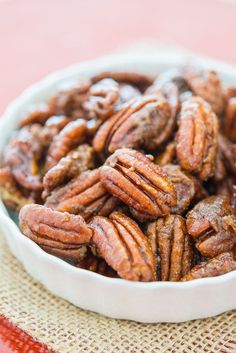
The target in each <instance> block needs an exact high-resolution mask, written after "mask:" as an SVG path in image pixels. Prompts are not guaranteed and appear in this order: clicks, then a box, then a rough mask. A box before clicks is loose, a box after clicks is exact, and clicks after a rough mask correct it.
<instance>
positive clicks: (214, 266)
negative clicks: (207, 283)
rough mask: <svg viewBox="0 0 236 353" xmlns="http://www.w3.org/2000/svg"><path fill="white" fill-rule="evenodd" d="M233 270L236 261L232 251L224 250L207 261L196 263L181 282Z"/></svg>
mask: <svg viewBox="0 0 236 353" xmlns="http://www.w3.org/2000/svg"><path fill="white" fill-rule="evenodd" d="M234 270H236V261H235V260H234V258H233V256H232V253H230V252H226V253H223V254H220V255H218V256H216V257H214V258H213V259H210V260H209V261H207V262H202V263H200V264H198V265H196V266H195V267H193V268H192V269H191V270H190V271H189V272H188V273H187V274H186V275H185V276H184V277H183V278H181V282H186V281H192V280H193V279H198V278H206V277H216V276H220V275H223V274H225V273H228V272H231V271H234Z"/></svg>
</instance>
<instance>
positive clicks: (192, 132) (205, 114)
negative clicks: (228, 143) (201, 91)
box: [176, 97, 219, 180]
mask: <svg viewBox="0 0 236 353" xmlns="http://www.w3.org/2000/svg"><path fill="white" fill-rule="evenodd" d="M218 128H219V127H218V120H217V117H216V115H215V114H214V113H213V111H212V110H211V108H210V106H209V105H208V104H207V103H206V102H205V101H204V100H203V99H202V98H200V97H194V98H190V99H188V100H187V101H185V102H184V103H183V105H182V109H181V112H180V119H179V129H178V133H177V145H176V152H177V158H178V161H179V163H180V165H181V167H182V168H183V169H186V170H188V171H190V172H193V173H196V174H197V175H198V176H199V177H200V179H202V180H206V179H208V178H209V177H211V176H213V174H214V169H215V163H216V154H217V146H218Z"/></svg>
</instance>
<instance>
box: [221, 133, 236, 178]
mask: <svg viewBox="0 0 236 353" xmlns="http://www.w3.org/2000/svg"><path fill="white" fill-rule="evenodd" d="M219 153H221V158H222V162H223V164H224V166H225V168H226V170H228V171H229V172H231V173H233V174H235V175H236V144H233V143H232V142H231V141H229V140H228V139H227V138H226V137H224V136H223V135H219Z"/></svg>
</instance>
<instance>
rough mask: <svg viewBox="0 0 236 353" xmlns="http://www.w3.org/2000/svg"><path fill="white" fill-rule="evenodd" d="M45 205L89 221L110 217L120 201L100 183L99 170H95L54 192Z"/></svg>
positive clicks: (85, 173) (81, 175)
mask: <svg viewBox="0 0 236 353" xmlns="http://www.w3.org/2000/svg"><path fill="white" fill-rule="evenodd" d="M45 205H46V206H47V207H50V208H52V209H55V210H58V211H60V212H69V213H73V214H80V215H81V216H82V217H84V219H86V220H89V219H90V218H91V217H93V216H95V215H101V216H107V215H109V214H110V213H111V212H112V211H113V210H114V208H115V206H117V205H118V200H117V199H116V198H115V197H113V196H111V195H110V194H109V193H108V192H107V190H106V189H105V188H104V186H103V185H102V183H101V182H100V174H99V170H98V169H94V170H92V171H87V172H83V173H82V174H80V175H79V176H78V177H77V178H75V179H73V180H71V181H70V182H69V183H67V184H66V185H65V186H63V187H61V188H58V189H55V190H54V191H52V193H51V195H50V196H49V197H48V198H47V200H46V203H45Z"/></svg>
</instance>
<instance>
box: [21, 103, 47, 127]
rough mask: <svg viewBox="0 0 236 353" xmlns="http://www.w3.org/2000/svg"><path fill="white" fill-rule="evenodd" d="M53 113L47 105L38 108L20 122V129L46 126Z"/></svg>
mask: <svg viewBox="0 0 236 353" xmlns="http://www.w3.org/2000/svg"><path fill="white" fill-rule="evenodd" d="M52 115H53V112H52V111H51V110H50V108H49V107H48V106H47V105H43V106H40V107H38V108H37V109H36V110H33V111H31V112H30V113H29V114H28V115H27V116H26V117H24V118H23V119H21V120H20V127H23V126H26V125H32V124H42V125H43V124H44V123H45V122H46V121H47V120H48V118H50V116H52Z"/></svg>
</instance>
